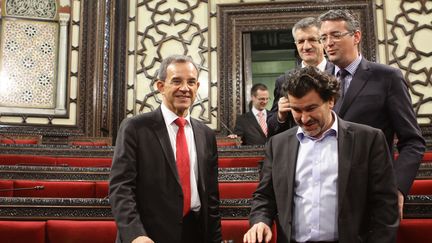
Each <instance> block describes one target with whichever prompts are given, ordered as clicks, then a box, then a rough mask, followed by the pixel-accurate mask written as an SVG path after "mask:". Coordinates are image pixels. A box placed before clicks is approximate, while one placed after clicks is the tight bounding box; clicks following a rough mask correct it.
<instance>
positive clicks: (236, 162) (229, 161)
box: [218, 157, 264, 168]
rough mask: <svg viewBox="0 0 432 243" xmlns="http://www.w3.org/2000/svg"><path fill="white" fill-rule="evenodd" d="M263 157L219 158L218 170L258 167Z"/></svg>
mask: <svg viewBox="0 0 432 243" xmlns="http://www.w3.org/2000/svg"><path fill="white" fill-rule="evenodd" d="M263 159H264V158H263V157H219V161H218V162H219V168H228V167H258V162H259V161H261V160H263Z"/></svg>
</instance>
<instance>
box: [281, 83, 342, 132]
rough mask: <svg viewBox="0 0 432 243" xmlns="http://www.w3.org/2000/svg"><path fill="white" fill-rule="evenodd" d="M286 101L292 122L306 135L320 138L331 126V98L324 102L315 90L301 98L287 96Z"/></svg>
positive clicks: (332, 100) (332, 102)
mask: <svg viewBox="0 0 432 243" xmlns="http://www.w3.org/2000/svg"><path fill="white" fill-rule="evenodd" d="M288 99H289V102H290V107H291V113H292V115H293V117H294V120H295V122H296V123H297V125H299V126H300V127H301V129H302V130H303V132H304V133H305V134H306V135H308V136H310V137H314V138H320V137H321V136H322V134H323V133H324V132H325V131H327V130H328V129H329V128H330V127H331V125H332V124H333V116H332V113H331V109H332V108H333V106H334V99H333V98H331V99H330V100H329V101H327V102H325V101H323V99H322V98H321V97H320V96H319V94H318V93H317V92H316V91H315V90H311V91H309V92H308V93H307V94H306V95H304V96H303V97H301V98H297V97H294V96H292V95H288Z"/></svg>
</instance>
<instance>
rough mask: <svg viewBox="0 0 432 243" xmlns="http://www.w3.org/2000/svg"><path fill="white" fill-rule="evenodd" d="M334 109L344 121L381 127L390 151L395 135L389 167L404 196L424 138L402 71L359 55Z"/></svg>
mask: <svg viewBox="0 0 432 243" xmlns="http://www.w3.org/2000/svg"><path fill="white" fill-rule="evenodd" d="M334 110H335V112H336V113H337V114H338V115H339V117H340V118H342V119H344V120H346V121H351V122H356V123H361V124H366V125H369V126H372V127H375V128H379V129H381V130H382V131H383V132H384V135H385V137H386V141H387V144H388V147H389V149H390V151H391V154H393V144H394V138H395V135H396V137H397V139H398V141H397V148H398V151H399V153H400V155H399V157H398V159H397V160H396V161H394V163H393V167H394V168H395V171H396V181H397V185H398V187H399V190H400V191H401V192H402V193H404V194H405V195H407V194H408V192H409V189H410V187H411V184H412V182H413V180H414V178H415V176H416V173H417V169H418V167H419V165H420V161H421V159H422V156H423V153H424V150H425V141H424V139H423V137H422V135H421V131H420V128H419V126H418V124H417V120H416V115H415V114H414V110H413V108H412V104H411V97H410V95H409V93H408V88H407V84H406V82H405V80H404V78H403V76H402V73H401V72H400V71H399V70H398V69H395V68H392V67H390V66H387V65H382V64H378V63H374V62H369V61H367V60H366V59H364V58H363V59H362V61H361V63H360V65H359V67H358V69H357V71H356V72H355V74H354V77H353V79H352V81H351V84H350V86H349V88H348V90H347V92H346V94H345V97H344V99H343V100H342V99H340V100H339V101H338V102H337V103H336V105H335V108H334Z"/></svg>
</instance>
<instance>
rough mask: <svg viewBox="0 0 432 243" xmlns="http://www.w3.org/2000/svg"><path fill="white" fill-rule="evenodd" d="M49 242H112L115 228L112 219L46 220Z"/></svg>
mask: <svg viewBox="0 0 432 243" xmlns="http://www.w3.org/2000/svg"><path fill="white" fill-rule="evenodd" d="M46 228H47V242H49V243H67V242H71V243H72V242H73V243H75V242H76V243H78V242H79V243H114V242H115V239H116V235H117V229H116V225H115V223H114V221H76V220H48V221H47V226H46Z"/></svg>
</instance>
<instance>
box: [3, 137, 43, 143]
mask: <svg viewBox="0 0 432 243" xmlns="http://www.w3.org/2000/svg"><path fill="white" fill-rule="evenodd" d="M0 143H2V144H38V143H39V141H38V140H37V139H12V138H4V139H1V140H0Z"/></svg>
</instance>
